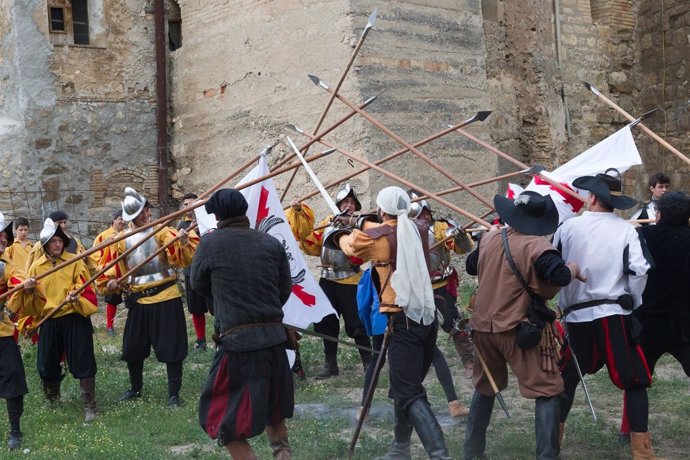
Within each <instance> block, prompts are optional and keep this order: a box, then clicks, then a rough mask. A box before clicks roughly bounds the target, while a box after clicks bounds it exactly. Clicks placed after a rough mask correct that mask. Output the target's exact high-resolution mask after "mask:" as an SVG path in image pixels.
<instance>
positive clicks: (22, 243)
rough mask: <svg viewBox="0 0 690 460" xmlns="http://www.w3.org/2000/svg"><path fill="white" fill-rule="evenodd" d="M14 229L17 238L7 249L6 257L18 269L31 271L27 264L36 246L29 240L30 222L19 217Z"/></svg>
mask: <svg viewBox="0 0 690 460" xmlns="http://www.w3.org/2000/svg"><path fill="white" fill-rule="evenodd" d="M14 228H15V233H16V234H17V236H16V238H14V242H13V243H12V244H11V245H10V246H8V247H7V250H6V251H5V255H6V256H7V258H8V259H11V260H12V262H13V263H14V265H15V266H16V267H18V268H19V269H21V270H23V271H26V270H28V269H29V267H28V266H27V262H28V261H29V254H30V253H31V248H32V246H33V244H34V243H33V242H32V241H31V240H29V221H28V220H26V219H25V218H23V217H19V218H18V219H17V220H16V221H15V223H14Z"/></svg>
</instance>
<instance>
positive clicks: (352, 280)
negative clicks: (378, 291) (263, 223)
mask: <svg viewBox="0 0 690 460" xmlns="http://www.w3.org/2000/svg"><path fill="white" fill-rule="evenodd" d="M285 217H287V220H288V224H289V225H290V229H291V230H292V234H293V235H294V236H295V239H296V240H297V242H298V243H299V248H300V249H301V250H302V252H303V253H305V254H306V255H308V256H320V255H321V247H322V238H323V232H324V231H325V230H326V228H327V226H328V224H329V223H330V222H331V220H332V219H333V215H332V214H331V215H330V216H328V217H326V218H325V219H324V220H322V221H321V222H319V224H318V225H316V226H314V211H313V210H312V209H311V208H310V207H309V206H307V205H306V204H302V209H301V210H300V211H295V210H294V209H293V208H292V207H290V208H288V209H287V210H286V211H285ZM320 227H323V228H320ZM314 228H318V230H314ZM351 260H352V263H354V264H357V265H362V264H363V263H364V261H363V260H362V259H360V258H357V257H354V258H351ZM361 277H362V272H361V271H360V272H357V273H355V274H354V275H352V276H348V277H347V278H343V279H341V280H332V281H334V282H336V283H340V284H357V283H359V279H360V278H361Z"/></svg>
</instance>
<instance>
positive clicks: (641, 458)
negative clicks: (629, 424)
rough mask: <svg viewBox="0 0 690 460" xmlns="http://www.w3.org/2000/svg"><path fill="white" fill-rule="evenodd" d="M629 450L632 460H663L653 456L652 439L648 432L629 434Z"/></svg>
mask: <svg viewBox="0 0 690 460" xmlns="http://www.w3.org/2000/svg"><path fill="white" fill-rule="evenodd" d="M630 448H631V450H632V458H633V460H664V459H662V458H661V457H657V456H655V455H654V451H652V437H651V435H650V434H649V432H648V431H647V432H645V433H635V432H631V433H630Z"/></svg>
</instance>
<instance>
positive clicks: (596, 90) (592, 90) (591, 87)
mask: <svg viewBox="0 0 690 460" xmlns="http://www.w3.org/2000/svg"><path fill="white" fill-rule="evenodd" d="M582 84H583V85H585V88H587V89H588V90H590V91H591V92H593V93H594V94H596V95H597V96H599V95H600V94H601V93H600V92H599V90H598V89H596V88H595V87H594V86H592V85H590V84H589V83H587V82H586V81H583V82H582Z"/></svg>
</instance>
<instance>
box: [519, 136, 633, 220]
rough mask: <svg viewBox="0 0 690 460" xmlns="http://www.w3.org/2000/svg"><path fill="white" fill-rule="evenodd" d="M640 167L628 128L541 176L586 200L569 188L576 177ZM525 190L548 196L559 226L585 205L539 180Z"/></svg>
mask: <svg viewBox="0 0 690 460" xmlns="http://www.w3.org/2000/svg"><path fill="white" fill-rule="evenodd" d="M640 164H642V158H640V152H639V151H638V150H637V146H636V145H635V140H634V139H633V137H632V132H631V131H630V125H627V126H624V127H623V128H621V129H620V130H618V131H616V132H615V133H613V134H612V135H610V136H609V137H607V138H606V139H604V140H603V141H601V142H599V143H598V144H596V145H594V146H592V147H590V148H589V149H587V150H585V151H584V152H582V153H581V154H579V155H578V156H576V157H575V158H573V159H572V160H570V161H568V162H567V163H565V164H564V165H563V166H561V167H559V168H556V169H554V170H553V171H551V172H547V171H544V174H545V175H547V176H549V178H551V179H553V180H555V181H557V182H559V183H560V184H562V185H563V186H565V187H567V188H569V189H571V190H573V191H575V192H577V193H579V194H580V195H581V196H582V197H583V198H585V197H587V193H588V192H587V191H584V190H578V189H576V188H574V187H573V185H572V184H573V181H574V180H575V179H577V178H578V177H581V176H594V175H596V174H599V173H603V172H605V171H606V170H607V169H609V168H615V169H617V170H618V172H620V173H621V174H623V173H624V172H625V171H627V170H628V169H630V168H631V167H632V166H635V165H640ZM510 185H511V186H512V189H511V187H510V186H509V189H508V190H509V193H513V194H515V192H517V190H518V189H519V186H515V185H513V184H510ZM525 190H532V191H534V192H537V193H539V194H541V195H551V198H552V199H553V201H554V203H556V207H557V208H558V214H559V221H560V223H563V222H564V221H565V220H567V219H570V218H571V217H574V216H575V215H576V214H577V213H578V212H580V209H582V207H583V205H584V203H583V202H582V201H580V200H578V199H577V198H575V197H572V196H570V195H568V194H567V193H565V192H564V191H562V190H559V189H558V188H556V187H554V186H553V185H551V184H549V183H548V182H546V181H545V180H544V179H542V178H541V177H538V176H535V177H534V179H532V182H530V184H529V185H528V186H527V188H526V189H525ZM519 193H520V192H518V194H519Z"/></svg>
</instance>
